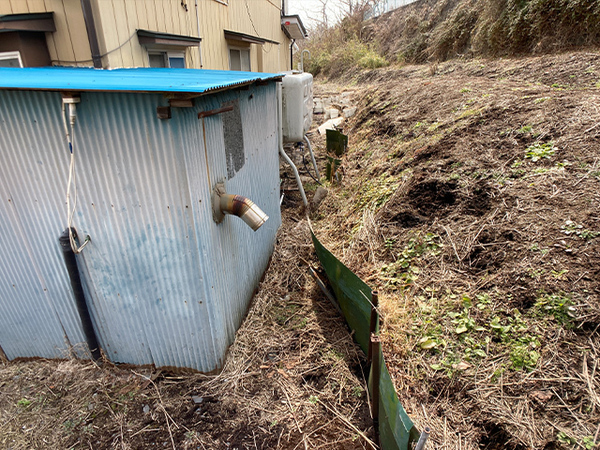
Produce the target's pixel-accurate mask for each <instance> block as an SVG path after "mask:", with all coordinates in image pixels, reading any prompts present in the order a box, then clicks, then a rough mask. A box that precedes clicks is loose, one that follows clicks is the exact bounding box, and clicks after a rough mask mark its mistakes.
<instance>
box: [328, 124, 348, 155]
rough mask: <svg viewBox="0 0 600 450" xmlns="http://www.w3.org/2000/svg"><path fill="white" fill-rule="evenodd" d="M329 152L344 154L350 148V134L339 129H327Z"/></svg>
mask: <svg viewBox="0 0 600 450" xmlns="http://www.w3.org/2000/svg"><path fill="white" fill-rule="evenodd" d="M325 133H326V141H325V142H326V145H327V153H333V154H334V155H335V156H342V155H343V154H344V153H346V149H347V148H348V136H346V135H345V134H343V133H341V132H339V131H337V130H326V131H325Z"/></svg>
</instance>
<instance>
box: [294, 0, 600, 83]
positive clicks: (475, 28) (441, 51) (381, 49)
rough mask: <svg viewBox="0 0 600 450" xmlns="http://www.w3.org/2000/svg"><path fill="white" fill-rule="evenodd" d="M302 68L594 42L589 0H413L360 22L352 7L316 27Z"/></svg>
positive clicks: (595, 12) (596, 31)
mask: <svg viewBox="0 0 600 450" xmlns="http://www.w3.org/2000/svg"><path fill="white" fill-rule="evenodd" d="M313 36H314V37H313V38H312V39H311V40H310V41H309V42H308V43H307V44H306V45H307V48H308V49H309V50H310V51H311V53H312V55H313V59H312V61H311V64H310V71H311V72H312V73H313V74H319V73H321V74H323V75H325V76H328V77H336V76H339V75H341V74H347V73H348V71H349V70H350V69H353V68H376V67H382V66H385V65H388V64H395V63H424V62H440V61H444V60H447V59H450V58H455V57H464V56H467V57H470V56H486V57H487V56H508V55H525V54H545V53H554V52H557V51H564V50H572V49H575V48H581V47H590V46H595V45H597V44H598V42H599V38H600V2H598V1H597V0H420V1H417V2H415V3H413V4H411V5H409V6H406V7H404V8H400V9H398V10H396V11H393V12H390V13H387V14H385V15H383V16H381V17H379V18H376V19H374V20H370V21H366V22H363V21H362V20H361V16H360V14H358V15H357V16H355V17H348V18H346V19H345V20H344V21H342V23H341V24H339V25H338V26H337V27H335V28H332V29H327V30H316V31H315V32H314V33H313Z"/></svg>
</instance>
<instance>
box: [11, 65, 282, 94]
mask: <svg viewBox="0 0 600 450" xmlns="http://www.w3.org/2000/svg"><path fill="white" fill-rule="evenodd" d="M281 77H283V74H274V73H259V72H237V71H229V70H205V69H151V68H137V69H113V70H107V69H93V68H88V67H27V68H7V67H0V89H31V90H51V91H77V92H79V91H121V92H123V91H124V92H189V93H207V92H210V91H214V90H220V89H223V88H229V87H235V86H238V85H245V84H251V83H253V82H255V81H266V80H277V79H279V78H281Z"/></svg>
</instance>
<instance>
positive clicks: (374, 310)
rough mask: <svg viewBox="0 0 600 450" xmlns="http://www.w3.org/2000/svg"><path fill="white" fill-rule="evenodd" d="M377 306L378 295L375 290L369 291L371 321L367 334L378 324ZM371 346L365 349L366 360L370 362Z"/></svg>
mask: <svg viewBox="0 0 600 450" xmlns="http://www.w3.org/2000/svg"><path fill="white" fill-rule="evenodd" d="M378 306H379V295H378V293H377V291H373V292H372V293H371V322H370V323H369V336H371V335H372V334H373V333H375V332H376V330H377V325H378V324H379V313H378V312H377V307H378ZM371 347H372V346H371V345H369V348H368V349H367V362H371V360H372V359H373V352H372V348H371Z"/></svg>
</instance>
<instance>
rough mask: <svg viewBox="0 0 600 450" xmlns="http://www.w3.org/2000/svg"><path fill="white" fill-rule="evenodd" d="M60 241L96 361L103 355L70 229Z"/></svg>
mask: <svg viewBox="0 0 600 450" xmlns="http://www.w3.org/2000/svg"><path fill="white" fill-rule="evenodd" d="M71 232H72V233H73V235H74V236H75V238H77V234H76V231H75V230H74V229H71ZM58 241H59V242H60V247H61V249H62V252H63V257H64V259H65V265H66V267H67V272H68V273H69V280H70V281H71V289H73V296H74V297H75V304H76V306H77V312H78V313H79V318H80V319H81V327H82V328H83V333H84V334H85V340H86V342H87V345H88V347H89V349H90V352H91V354H92V358H93V359H94V361H97V360H99V359H100V358H101V356H102V355H101V354H100V345H98V338H97V337H96V332H95V331H94V326H93V325H92V318H91V316H90V310H89V309H88V305H87V302H86V300H85V295H84V293H83V286H82V285H81V277H80V276H79V268H78V267H77V259H76V257H75V253H73V249H72V248H71V240H70V238H69V229H66V230H65V231H64V232H63V234H61V235H60V238H59V239H58Z"/></svg>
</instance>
